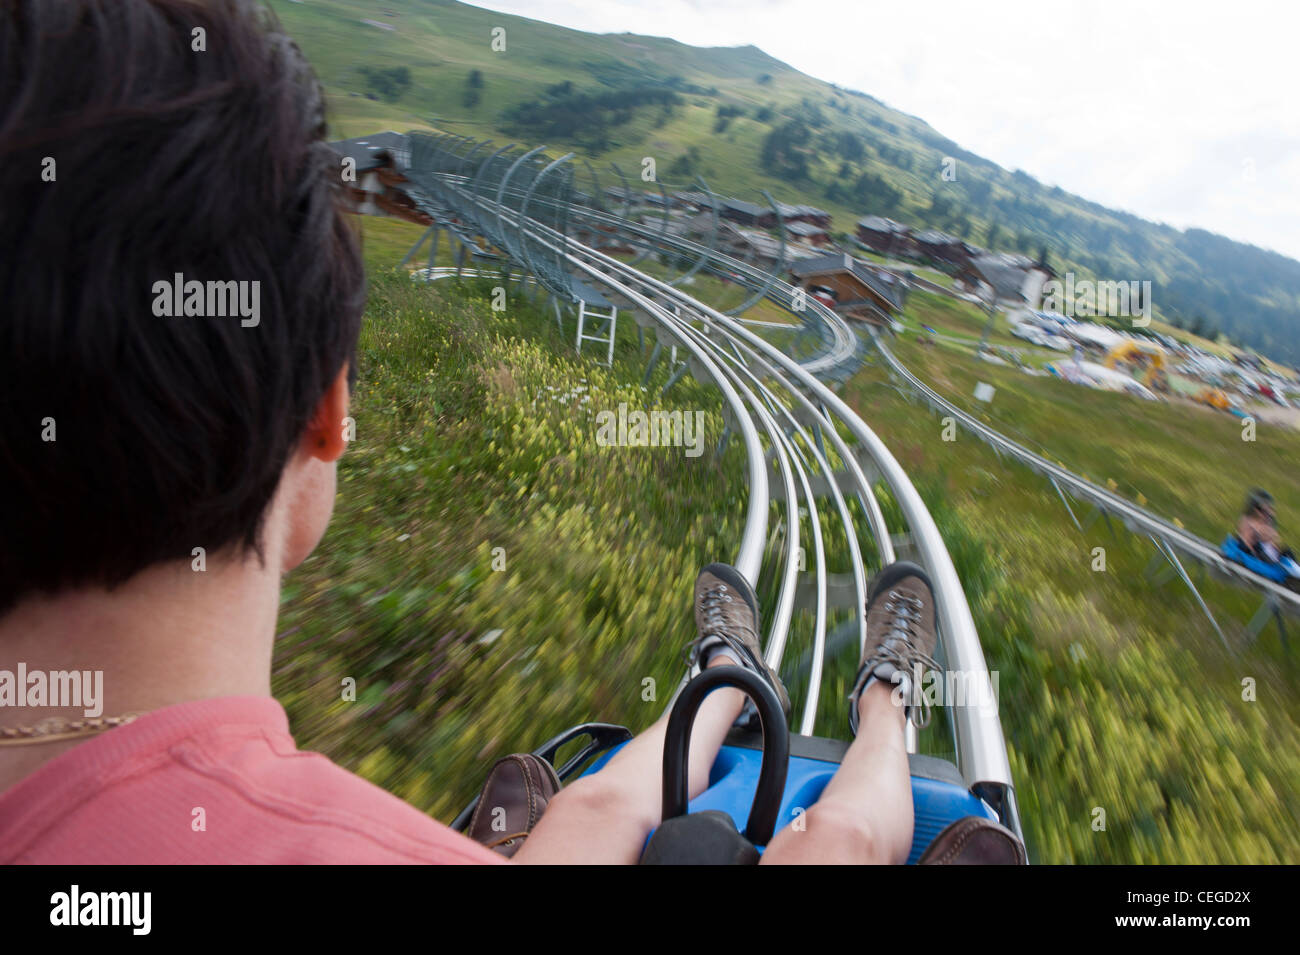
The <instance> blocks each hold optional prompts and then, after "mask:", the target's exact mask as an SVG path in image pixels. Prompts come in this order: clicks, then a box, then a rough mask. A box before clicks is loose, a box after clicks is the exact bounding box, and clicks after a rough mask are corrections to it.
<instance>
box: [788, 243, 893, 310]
mask: <svg viewBox="0 0 1300 955" xmlns="http://www.w3.org/2000/svg"><path fill="white" fill-rule="evenodd" d="M790 271H792V272H793V273H794V274H795V275H796V276H800V277H802V276H805V275H824V274H826V273H828V272H849V273H851V274H852V275H853V277H854V278H856V279H857V280H858V281H859V282H861V283H862V284H863V285H865V286H867V287H868V288H869V289H871V290H872V291H873V292H875V293H876V294H877V295H879V296H880V297H881V298H883V299H885V300H886V301H888V302H890V303H891V304H892V305H893V306H894V307H895V308H902V307H903V291H904V287H903V283H902V280H900V279H899V278H898V276H896V275H894V274H892V273H890V272H881V271H877V270H876V269H873V268H872V267H871V266H870V265H868V264H867V263H866V262H863V261H862V260H861V259H855V258H854V257H853V256H851V255H849V254H848V253H847V252H832V253H829V254H827V255H818V256H814V257H811V258H807V259H800V260H799V261H797V262H795V263H794V264H793V265H792V266H791V267H790Z"/></svg>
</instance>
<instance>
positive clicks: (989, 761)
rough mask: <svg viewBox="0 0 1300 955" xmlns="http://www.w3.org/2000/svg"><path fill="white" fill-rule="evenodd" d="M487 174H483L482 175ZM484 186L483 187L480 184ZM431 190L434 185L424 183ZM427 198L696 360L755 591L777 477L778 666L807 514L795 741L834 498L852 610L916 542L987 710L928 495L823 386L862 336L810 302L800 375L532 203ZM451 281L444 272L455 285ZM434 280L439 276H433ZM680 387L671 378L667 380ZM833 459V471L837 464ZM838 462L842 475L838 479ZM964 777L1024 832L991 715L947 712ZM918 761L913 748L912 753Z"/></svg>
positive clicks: (756, 274)
mask: <svg viewBox="0 0 1300 955" xmlns="http://www.w3.org/2000/svg"><path fill="white" fill-rule="evenodd" d="M485 165H486V164H485ZM480 178H481V177H480ZM431 179H433V180H436V181H435V182H431V181H430V180H431ZM421 185H423V186H424V187H426V188H428V187H429V186H431V185H432V186H434V188H435V189H436V190H437V191H438V192H439V193H442V194H443V195H441V196H440V197H439V198H440V202H441V204H442V205H445V206H451V207H452V208H455V209H456V210H457V212H458V213H459V214H460V215H461V216H463V217H465V218H466V219H477V218H478V217H479V215H481V216H482V217H483V218H484V220H486V221H490V222H492V226H493V227H495V228H496V229H513V230H517V231H516V235H517V238H514V243H515V244H518V243H531V246H532V247H533V248H536V249H539V250H546V251H547V252H548V254H558V255H561V256H563V258H564V259H565V261H567V262H568V264H569V267H570V269H571V270H572V271H573V272H574V273H576V274H578V275H579V276H581V277H582V279H583V280H584V281H586V282H589V283H592V284H595V285H599V286H600V287H602V288H603V289H604V290H605V291H606V293H607V294H609V295H613V296H616V297H618V298H620V299H621V300H623V301H626V302H628V303H630V304H631V305H633V306H634V307H635V309H636V310H637V315H638V322H642V321H643V320H644V323H646V324H651V325H653V326H654V328H655V330H656V342H657V344H656V353H658V349H659V346H660V345H671V346H675V347H680V348H683V349H684V350H685V352H686V353H687V354H688V359H687V363H686V365H685V366H679V368H678V369H675V370H674V373H673V374H674V376H678V375H679V373H680V371H683V370H685V368H686V367H689V370H690V371H691V372H692V373H694V374H695V376H696V377H697V378H700V379H701V380H704V381H707V382H710V383H712V384H714V385H716V386H717V387H718V388H719V389H720V390H721V391H722V392H723V396H724V405H725V407H726V409H727V416H728V430H729V432H730V431H734V432H736V433H738V434H739V435H740V437H741V438H742V439H743V441H744V444H745V448H746V459H747V462H748V470H749V474H748V479H749V501H748V504H747V510H748V514H747V520H746V528H745V533H744V534H743V536H742V542H741V548H740V556H739V557H738V559H737V566H738V567H739V569H740V570H741V572H742V573H744V574H745V575H746V576H747V577H748V578H749V579H750V580H752V581H757V579H758V573H759V570H760V569H761V563H762V552H763V540H764V538H765V535H766V531H767V517H768V512H769V509H770V506H771V503H773V502H772V501H771V500H770V486H769V483H768V459H770V461H771V467H772V469H773V471H774V473H775V474H776V475H777V476H778V486H779V487H780V489H781V493H780V494H779V498H778V500H780V502H781V504H782V505H783V507H782V510H783V512H784V515H785V519H784V524H785V528H786V530H785V534H784V543H785V546H784V548H783V553H782V566H781V568H780V569H779V570H778V572H777V577H776V579H777V582H778V592H777V606H776V611H775V613H774V615H773V619H772V620H771V621H770V629H769V633H768V640H767V646H766V648H765V656H766V657H767V659H768V660H769V662H772V663H774V664H777V665H779V663H780V661H781V658H782V656H783V654H784V650H785V646H786V638H787V635H788V629H789V623H790V619H791V616H792V613H793V610H794V606H795V602H796V592H797V583H798V578H799V557H800V556H801V551H800V548H799V541H800V539H801V538H800V523H801V517H800V509H801V505H802V507H803V508H804V509H806V512H807V520H808V521H809V525H808V526H809V527H810V528H811V536H812V545H813V546H812V550H813V553H812V557H813V562H814V566H815V568H816V570H815V579H814V584H815V598H814V600H813V607H812V608H811V609H813V611H814V617H815V622H814V635H813V650H812V658H813V665H812V666H810V667H809V671H810V672H809V678H810V685H809V687H808V694H807V696H806V698H805V705H804V709H803V712H802V714H801V718H800V728H801V732H805V733H808V732H811V731H812V727H813V720H814V717H815V714H816V707H817V693H818V685H819V683H820V677H821V663H822V657H823V656H824V650H825V644H826V633H825V630H826V619H827V615H828V608H829V602H830V601H829V598H828V592H827V574H826V542H825V541H824V540H823V534H822V527H821V523H820V517H819V502H818V497H819V496H821V495H828V496H829V497H830V498H831V501H830V503H831V504H832V506H833V508H834V511H835V512H836V513H837V514H838V516H839V523H840V525H841V526H842V529H843V532H844V535H845V538H846V540H847V541H848V551H849V555H850V563H851V565H852V570H853V573H852V585H851V592H852V594H853V596H852V604H853V605H855V606H856V607H859V608H860V607H861V606H862V602H863V601H864V600H865V590H866V567H865V561H864V559H863V548H862V546H861V544H862V538H864V537H866V538H869V539H871V541H872V542H873V544H874V551H875V554H876V557H877V559H878V560H879V561H880V563H881V564H884V563H888V562H891V561H892V560H893V559H894V556H895V553H894V541H895V539H905V540H907V541H908V542H909V545H910V550H911V553H912V554H913V555H914V556H915V558H916V559H917V560H918V561H919V562H920V563H922V564H923V565H924V566H925V567H926V569H927V571H928V572H929V573H930V575H931V579H932V581H933V583H934V587H935V595H936V604H937V608H936V610H937V617H938V620H939V634H940V640H941V644H942V648H943V649H942V654H943V656H944V658H945V661H946V663H947V666H948V667H949V668H950V669H954V670H961V671H962V672H963V673H966V674H970V675H977V679H982V680H983V682H984V684H986V685H985V687H984V690H985V691H986V692H987V693H988V694H989V698H991V694H992V688H991V685H990V684H989V680H988V674H987V668H986V665H985V662H984V657H983V651H982V649H981V647H980V643H979V638H978V635H977V633H976V631H975V626H974V621H973V619H972V617H971V614H970V610H969V607H968V606H967V603H966V599H965V595H964V593H963V592H962V589H961V583H960V581H959V579H958V577H957V573H956V570H955V568H954V567H953V565H952V560H951V558H950V556H949V555H948V553H947V550H946V547H945V546H944V543H943V540H942V537H941V536H940V534H939V532H938V529H937V527H936V526H935V524H934V521H933V519H932V518H931V516H930V514H929V512H928V510H927V509H926V507H925V504H924V502H923V501H922V500H921V498H920V495H919V494H918V493H917V492H916V490H915V488H914V487H913V486H912V484H911V482H910V480H909V478H908V476H907V474H906V473H905V471H904V470H903V468H902V467H901V465H899V463H898V462H897V460H896V459H895V458H894V457H893V456H892V454H890V452H889V451H888V449H887V448H886V447H885V446H884V444H883V442H881V441H880V439H879V438H878V437H877V436H876V435H875V433H874V432H873V431H872V430H871V429H870V428H869V427H868V426H867V424H866V423H865V422H864V421H863V420H862V419H861V418H860V417H859V416H858V415H857V414H856V413H855V412H854V411H853V410H852V409H851V408H849V407H848V406H847V405H846V404H845V403H844V402H843V401H842V400H841V399H840V398H839V397H838V396H837V395H836V394H835V393H834V392H833V391H832V390H831V389H830V388H829V387H828V386H827V385H826V384H825V383H823V382H822V381H821V380H819V378H818V377H817V375H818V373H820V372H824V371H826V370H828V369H832V368H834V367H836V366H838V365H842V364H843V363H844V362H845V361H846V360H848V359H850V358H852V356H853V355H854V354H855V352H856V351H857V350H858V348H859V341H858V338H857V335H856V334H855V333H854V331H853V329H852V328H851V327H850V326H849V325H848V323H847V322H846V321H845V320H844V319H843V318H842V317H841V316H838V315H836V314H835V313H834V312H833V311H831V310H830V309H827V308H825V306H823V305H821V304H820V303H818V302H816V301H815V300H812V299H808V300H807V301H806V308H805V309H804V310H803V313H802V314H803V318H804V320H805V325H806V327H808V328H812V329H814V330H816V332H817V334H819V335H820V337H821V339H822V342H823V345H824V346H825V347H823V349H822V350H821V351H820V353H819V354H817V355H816V356H814V357H813V358H812V359H810V360H808V361H805V362H799V361H796V360H795V359H794V358H792V357H791V356H789V355H786V354H785V353H784V352H782V351H781V350H780V349H778V348H777V347H775V346H774V345H772V344H771V343H770V342H767V341H766V340H765V339H763V338H760V337H759V336H758V335H756V334H754V333H753V332H751V331H750V330H749V329H748V328H747V327H746V325H745V323H744V322H743V321H742V320H739V319H736V318H733V317H731V316H728V315H725V314H723V313H721V312H719V311H717V310H716V309H713V308H711V307H710V306H707V305H705V304H703V303H701V302H699V301H697V300H696V299H694V298H693V297H691V296H690V295H689V294H687V293H686V292H684V291H682V290H681V289H679V288H677V287H675V286H673V285H672V284H671V283H669V282H663V281H660V280H657V279H655V278H652V277H650V276H648V275H646V274H644V273H643V272H640V271H639V270H637V269H636V268H635V267H633V266H631V265H629V264H627V263H624V262H621V261H620V260H618V259H615V258H613V257H611V256H608V255H605V254H603V253H601V252H599V251H597V250H596V249H593V248H590V247H588V246H585V245H582V244H580V243H577V242H575V241H573V239H571V238H567V242H566V237H565V236H564V235H563V234H561V233H559V232H556V231H555V230H553V229H550V228H548V227H547V226H546V225H545V224H544V223H540V222H536V221H534V220H532V219H531V218H529V217H528V216H522V215H519V213H518V211H517V210H520V209H531V208H537V207H538V205H539V204H529V202H527V201H506V200H507V192H508V189H507V188H503V187H505V186H506V183H505V182H504V181H503V182H502V183H501V184H500V185H501V187H499V188H498V190H497V197H496V199H497V201H493V200H492V199H489V198H487V197H486V196H484V195H483V194H482V193H483V190H482V189H481V188H478V187H475V188H473V189H467V188H466V187H467V186H471V185H473V183H472V181H470V180H468V179H466V178H465V177H464V176H460V175H457V174H455V173H442V174H436V175H434V176H433V177H423V179H422V182H421ZM573 212H574V214H575V216H576V215H581V216H583V217H584V218H585V220H586V221H588V222H590V223H591V224H592V229H593V231H594V230H595V229H598V228H601V227H602V226H603V227H609V226H611V225H612V223H611V221H610V220H611V219H616V218H617V217H610V216H608V214H606V213H603V212H600V211H599V210H595V211H593V210H586V209H578V208H577V207H575V208H574V210H573ZM618 226H619V227H620V228H625V229H633V230H638V231H643V232H646V233H650V234H649V235H644V236H642V238H644V239H646V240H647V241H652V242H654V243H656V245H658V246H659V247H660V248H664V249H667V250H669V251H672V252H674V253H676V254H681V255H683V256H687V257H690V258H695V259H697V260H699V261H704V260H707V262H708V264H709V266H710V267H711V268H713V269H714V270H725V271H726V272H728V273H731V274H732V275H734V276H736V277H738V278H740V279H741V280H742V281H744V282H746V283H748V284H751V286H752V287H756V288H760V289H762V290H763V292H764V294H765V295H766V297H767V298H769V299H771V300H772V301H775V302H777V303H778V304H781V305H783V306H784V307H786V308H787V309H789V310H791V311H792V312H794V311H795V309H794V308H793V304H794V301H795V294H796V290H795V289H794V287H793V286H791V285H789V284H788V283H786V282H783V281H780V280H778V279H777V278H776V277H775V276H774V275H772V274H770V273H767V272H764V271H762V270H759V269H757V268H755V267H753V266H752V265H750V264H749V263H744V262H741V261H739V260H736V259H734V258H731V257H730V256H725V255H722V254H720V253H718V252H717V251H716V250H711V249H708V248H707V247H704V246H700V245H698V244H697V243H693V242H691V241H690V240H687V239H684V238H680V237H674V236H668V235H666V234H665V232H664V230H663V229H659V230H653V231H652V229H651V228H649V227H643V226H641V225H639V224H634V223H628V222H627V221H626V220H619V222H618ZM449 271H450V270H448V272H449ZM430 274H431V276H432V273H430ZM671 380H673V378H671V377H670V381H671ZM832 458H834V459H836V460H835V462H834V463H833V462H832ZM835 463H838V465H839V467H840V471H838V472H837V471H836V470H834V465H835ZM877 481H878V482H880V483H882V484H883V485H884V486H885V487H886V488H888V490H889V493H890V496H891V497H892V498H893V500H894V501H895V502H896V504H897V506H898V510H899V511H900V512H901V514H902V518H903V522H904V525H905V526H904V527H903V528H899V529H898V530H899V531H900V532H901V533H899V534H898V535H895V534H893V533H891V531H890V528H889V527H888V526H887V524H886V521H885V518H884V516H883V512H882V510H881V508H880V505H879V502H878V501H877V500H876V496H875V484H876V482H877ZM845 491H847V492H848V493H849V494H850V495H854V496H856V497H857V498H858V500H859V501H860V503H861V505H862V508H863V513H864V515H865V517H866V522H865V526H863V527H858V526H857V523H856V522H855V521H854V520H853V517H852V514H851V511H850V509H849V507H848V504H847V499H846V495H845V493H844V492H845ZM857 617H858V618H859V620H858V630H859V644H860V643H861V641H862V640H863V639H865V621H864V620H862V619H861V617H862V614H861V612H860V610H859V611H858V612H857ZM951 717H952V719H951V723H952V727H953V731H954V746H955V750H956V760H957V765H958V767H959V769H960V771H961V772H962V775H963V777H964V778H965V780H966V782H967V784H968V785H969V786H970V787H971V789H972V790H973V791H975V792H976V793H978V794H979V795H980V796H982V797H983V798H985V799H986V800H987V801H988V802H989V803H990V805H992V806H993V807H994V809H995V810H997V811H998V813H999V815H1000V816H1001V817H1002V818H1003V820H1004V822H1007V823H1008V824H1009V825H1012V826H1013V827H1015V828H1017V829H1018V819H1017V815H1016V808H1015V798H1014V792H1013V788H1012V780H1011V774H1010V767H1009V763H1008V760H1007V755H1006V748H1005V743H1004V740H1003V737H1002V732H1001V725H1000V723H999V722H998V720H997V716H996V712H995V711H992V710H991V709H989V708H981V707H975V706H966V707H955V708H953V709H952V711H951ZM909 744H910V746H909V748H912V749H914V748H915V738H914V737H912V738H911V739H910V740H909Z"/></svg>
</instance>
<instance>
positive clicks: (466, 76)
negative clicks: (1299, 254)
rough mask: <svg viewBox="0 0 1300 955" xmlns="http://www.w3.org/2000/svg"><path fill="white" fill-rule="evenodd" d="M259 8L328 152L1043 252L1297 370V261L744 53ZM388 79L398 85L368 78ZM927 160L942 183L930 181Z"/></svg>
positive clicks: (350, 11)
mask: <svg viewBox="0 0 1300 955" xmlns="http://www.w3.org/2000/svg"><path fill="white" fill-rule="evenodd" d="M271 6H272V8H273V9H274V10H275V11H276V12H277V14H279V15H280V17H281V19H282V20H283V21H284V23H285V24H286V26H287V27H288V28H289V30H290V32H291V33H292V34H293V35H294V36H295V37H296V38H297V39H298V41H299V42H300V43H301V45H302V46H303V48H304V50H305V51H306V52H307V54H308V56H309V57H310V58H311V60H312V62H313V63H314V64H315V65H316V68H317V70H318V72H319V73H320V75H321V78H322V80H323V81H324V82H325V84H326V86H327V88H328V89H329V91H330V93H331V94H332V97H333V106H334V111H335V115H334V121H335V124H336V126H337V127H338V132H339V134H340V135H358V134H361V133H364V132H368V131H373V130H374V129H375V128H376V127H377V126H390V127H394V128H398V129H404V128H408V127H411V126H423V125H437V126H438V127H440V128H445V129H449V130H452V131H455V132H460V133H463V134H465V135H469V136H475V137H481V138H491V139H495V140H497V141H499V142H502V143H505V142H509V141H512V140H514V141H519V142H526V143H530V144H540V143H543V142H545V143H547V144H548V145H550V146H552V147H554V148H559V147H564V148H566V149H568V148H576V149H577V150H578V151H579V152H580V153H581V154H584V155H586V156H588V157H590V158H592V159H593V160H595V159H597V158H599V159H600V160H601V162H600V163H595V165H597V166H599V167H602V168H607V162H608V161H613V162H615V163H617V164H618V166H619V167H620V168H621V169H622V170H623V171H624V172H625V173H626V174H627V175H628V176H629V177H635V176H636V175H637V174H638V173H639V172H640V170H641V168H642V160H643V159H644V158H645V157H647V156H649V157H652V158H654V159H655V161H656V166H657V174H658V177H659V179H660V180H661V181H664V182H665V183H666V184H669V185H671V186H686V185H688V184H689V183H690V182H691V181H692V180H693V178H694V177H695V176H697V175H699V176H703V177H704V179H705V180H706V181H707V182H708V184H709V185H710V186H711V187H713V188H714V189H716V190H718V191H721V192H725V193H733V194H739V195H743V196H745V197H746V198H753V199H756V198H757V196H756V195H755V194H756V193H757V192H758V191H759V190H761V189H769V190H771V191H772V192H773V193H774V195H776V197H777V198H778V199H781V200H783V201H786V202H800V201H802V202H808V203H813V204H816V205H819V206H822V207H824V208H826V209H828V210H829V211H831V212H832V213H833V214H834V216H835V228H836V229H837V230H839V231H846V232H852V230H853V223H854V221H855V220H856V219H857V218H858V217H860V216H862V215H864V214H868V213H876V214H883V215H889V216H893V217H894V218H898V219H901V220H903V221H906V222H908V223H910V224H912V225H914V226H918V227H930V228H938V229H943V230H946V231H949V232H952V233H954V234H957V235H960V236H962V237H963V238H966V239H968V240H969V241H971V242H974V243H978V244H981V245H985V246H988V247H991V248H996V249H1001V250H1006V251H1020V252H1023V253H1026V254H1029V255H1037V254H1038V253H1039V252H1040V251H1041V250H1043V249H1045V250H1046V251H1047V253H1048V258H1049V261H1050V262H1051V264H1052V265H1053V266H1054V267H1055V268H1056V269H1057V270H1058V271H1059V272H1062V273H1064V272H1066V271H1074V272H1075V273H1077V275H1078V277H1080V278H1083V277H1093V278H1101V279H1108V280H1139V281H1143V280H1149V281H1151V283H1152V286H1153V295H1152V300H1153V302H1154V306H1155V310H1156V314H1157V316H1158V317H1160V318H1163V319H1165V320H1167V321H1170V322H1172V323H1174V324H1178V325H1182V326H1185V327H1192V328H1195V329H1199V330H1202V331H1207V332H1211V333H1212V331H1214V330H1218V331H1222V332H1224V333H1226V334H1227V335H1228V336H1230V337H1231V339H1232V340H1233V341H1235V342H1237V343H1240V344H1245V345H1249V346H1251V347H1254V348H1256V349H1258V350H1260V351H1262V352H1264V353H1266V354H1268V355H1270V356H1271V357H1274V358H1276V359H1278V360H1282V361H1286V362H1289V363H1292V364H1297V363H1300V262H1296V261H1295V260H1292V259H1288V258H1286V257H1284V256H1281V255H1278V254H1276V253H1272V252H1268V251H1266V250H1263V249H1259V248H1256V247H1254V246H1250V245H1246V244H1243V243H1240V242H1235V241H1232V240H1229V239H1226V238H1223V237H1221V236H1217V235H1214V234H1212V233H1209V232H1205V231H1203V230H1199V229H1190V230H1187V231H1182V230H1179V229H1175V228H1173V227H1170V226H1166V225H1160V224H1156V223H1152V222H1148V221H1146V220H1143V219H1141V218H1140V217H1138V216H1134V215H1131V214H1129V213H1125V212H1118V211H1115V210H1110V209H1107V208H1105V207H1104V206H1101V205H1099V204H1097V203H1094V202H1090V201H1088V200H1086V199H1083V198H1080V197H1078V196H1074V195H1071V194H1070V193H1067V192H1065V191H1064V190H1062V189H1060V188H1057V187H1052V188H1049V187H1047V186H1045V185H1043V184H1042V183H1040V182H1038V181H1037V180H1035V179H1033V177H1031V176H1029V175H1028V174H1026V173H1024V172H1021V171H1007V170H1005V169H1002V168H1001V167H1000V166H998V165H997V164H995V163H993V162H990V161H989V160H987V159H984V158H982V157H980V156H977V155H975V154H973V153H970V152H967V151H966V150H963V149H962V148H961V147H959V146H958V145H957V144H956V143H954V142H952V141H951V140H949V139H947V138H945V137H944V136H942V135H941V134H939V133H938V132H936V131H935V130H934V129H932V128H931V127H930V126H928V125H927V124H926V123H924V122H923V121H921V120H920V119H917V118H915V117H912V116H908V115H906V114H904V113H901V112H899V111H897V110H893V109H890V108H889V107H888V106H886V105H884V104H883V103H881V102H879V101H878V100H876V99H874V98H872V97H870V96H868V95H866V94H863V93H859V92H854V91H848V90H844V89H840V88H838V87H835V86H834V85H832V84H829V83H825V82H823V81H821V80H817V79H815V78H813V77H810V76H807V75H805V74H803V73H800V72H799V71H797V70H795V69H793V68H791V67H789V66H787V65H786V64H784V63H781V62H780V61H778V60H776V59H774V58H773V57H771V56H768V55H767V54H766V53H763V52H762V51H761V50H759V49H757V48H756V47H752V46H748V47H719V48H708V49H705V48H699V47H691V46H687V45H685V44H682V43H679V42H677V41H675V40H670V39H666V38H662V37H649V36H640V35H634V34H608V35H597V34H588V33H583V32H581V31H577V30H571V29H567V28H564V27H558V26H554V25H551V24H546V23H541V22H539V21H535V20H528V19H525V18H523V17H517V16H510V15H507V14H501V13H495V12H492V11H488V10H481V9H479V8H476V7H471V6H467V5H465V4H461V3H455V2H451V0H381V2H379V3H374V2H361V0H308V2H302V3H298V2H291V0H272V2H271ZM367 21H369V22H367ZM494 28H503V29H504V30H505V36H504V39H505V44H504V46H505V49H504V50H494V49H493V32H492V31H493V30H494ZM498 45H499V44H498ZM403 68H404V69H405V70H406V82H404V83H403V82H400V81H398V82H394V83H389V82H388V81H387V80H385V79H383V77H380V78H379V79H376V72H377V71H385V70H402V69H403ZM728 114H730V115H728ZM946 157H951V158H953V159H955V160H957V166H956V169H957V181H945V180H944V179H943V178H942V176H941V172H942V170H943V168H944V160H945V158H946ZM616 181H617V180H616V178H615V177H613V176H612V175H610V176H607V177H606V179H605V184H612V183H614V182H616Z"/></svg>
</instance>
